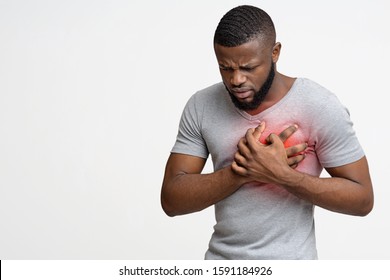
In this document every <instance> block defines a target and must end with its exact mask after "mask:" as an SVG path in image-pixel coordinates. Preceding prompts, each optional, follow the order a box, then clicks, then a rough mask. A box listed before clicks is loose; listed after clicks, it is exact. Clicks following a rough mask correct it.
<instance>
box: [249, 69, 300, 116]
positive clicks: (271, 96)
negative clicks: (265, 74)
mask: <svg viewBox="0 0 390 280" xmlns="http://www.w3.org/2000/svg"><path fill="white" fill-rule="evenodd" d="M295 80H296V78H291V77H287V76H285V75H283V74H280V73H279V72H276V73H275V78H274V81H273V82H272V86H271V88H270V89H269V92H268V94H267V96H266V97H265V99H264V101H263V102H262V103H261V104H260V105H259V107H257V108H256V109H254V110H247V111H246V112H247V113H248V114H249V115H251V116H254V115H257V114H260V113H261V112H263V111H265V110H267V109H268V108H270V107H272V106H273V105H275V104H276V103H278V102H279V101H280V100H281V99H282V98H283V97H284V96H285V95H286V94H287V93H288V91H289V90H290V89H291V87H292V85H293V84H294V81H295Z"/></svg>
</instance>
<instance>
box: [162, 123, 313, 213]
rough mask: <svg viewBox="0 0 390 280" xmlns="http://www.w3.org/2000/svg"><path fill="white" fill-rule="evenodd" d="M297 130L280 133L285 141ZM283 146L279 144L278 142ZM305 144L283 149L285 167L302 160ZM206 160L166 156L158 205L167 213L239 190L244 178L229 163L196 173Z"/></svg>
mask: <svg viewBox="0 0 390 280" xmlns="http://www.w3.org/2000/svg"><path fill="white" fill-rule="evenodd" d="M264 128H265V125H264V123H263V124H261V125H259V126H258V127H257V128H256V129H252V130H251V133H252V137H254V138H255V139H259V138H260V136H261V133H262V132H263V131H264ZM296 130H297V127H296V126H290V127H288V128H286V129H285V130H284V131H283V132H282V133H281V134H280V135H279V137H280V139H281V141H282V142H283V141H285V140H286V139H287V138H288V137H290V136H291V135H292V134H293V133H294V132H295V131H296ZM282 145H283V143H282ZM305 148H306V144H298V145H296V146H294V147H291V148H288V149H286V150H285V149H284V148H283V153H284V155H285V157H286V162H287V164H288V166H291V167H292V168H294V167H296V166H297V165H298V163H299V162H300V161H302V160H303V159H304V155H303V154H299V153H301V152H302V151H303V150H305ZM205 163H206V160H205V159H203V158H200V157H195V156H190V155H184V154H174V153H172V154H171V155H170V157H169V159H168V162H167V165H166V169H165V175H164V180H163V185H162V189H161V205H162V207H163V209H164V211H165V213H166V214H167V215H168V216H175V215H182V214H187V213H192V212H196V211H200V210H203V209H205V208H207V207H209V206H211V205H213V204H215V203H217V202H218V201H220V200H222V199H224V198H226V197H228V196H229V195H231V194H232V193H234V192H235V191H236V190H237V189H239V188H240V187H241V186H242V185H243V184H244V183H246V182H247V181H248V178H246V177H244V176H241V175H239V174H237V173H234V172H233V171H232V168H231V166H227V167H225V168H223V169H220V170H218V171H215V172H213V173H210V174H200V173H201V172H202V169H203V167H204V165H205Z"/></svg>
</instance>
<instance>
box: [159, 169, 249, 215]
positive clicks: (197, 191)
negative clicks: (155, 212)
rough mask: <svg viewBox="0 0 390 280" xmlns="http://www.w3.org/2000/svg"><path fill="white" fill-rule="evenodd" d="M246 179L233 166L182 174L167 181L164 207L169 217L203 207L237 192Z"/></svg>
mask: <svg viewBox="0 0 390 280" xmlns="http://www.w3.org/2000/svg"><path fill="white" fill-rule="evenodd" d="M243 179H244V178H243V177H241V176H239V175H237V174H235V173H233V172H232V170H231V168H230V166H229V167H225V168H223V169H221V170H218V171H216V172H213V173H210V174H185V173H183V174H178V175H176V176H174V177H173V178H172V179H171V180H170V181H169V182H164V183H163V188H162V192H161V203H162V207H163V209H164V211H165V213H166V214H167V215H169V216H176V215H183V214H188V213H192V212H197V211H200V210H203V209H205V208H207V207H209V206H211V205H214V204H215V203H217V202H218V201H220V200H222V199H224V198H226V197H228V196H229V195H231V194H232V193H234V192H235V191H236V190H237V189H238V188H240V186H241V185H242V184H243V181H242V180H243Z"/></svg>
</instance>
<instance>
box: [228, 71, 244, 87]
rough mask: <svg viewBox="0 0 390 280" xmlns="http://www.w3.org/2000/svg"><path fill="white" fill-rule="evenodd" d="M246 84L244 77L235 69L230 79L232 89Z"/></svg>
mask: <svg viewBox="0 0 390 280" xmlns="http://www.w3.org/2000/svg"><path fill="white" fill-rule="evenodd" d="M245 82H246V76H245V75H244V74H243V73H242V72H241V71H240V70H239V69H236V70H234V71H233V72H232V74H231V77H230V83H231V85H232V86H234V87H239V86H241V85H242V84H244V83H245Z"/></svg>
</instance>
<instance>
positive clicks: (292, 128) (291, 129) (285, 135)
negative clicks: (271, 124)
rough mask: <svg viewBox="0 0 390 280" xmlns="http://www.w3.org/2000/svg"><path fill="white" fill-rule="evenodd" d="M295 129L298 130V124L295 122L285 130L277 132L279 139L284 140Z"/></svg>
mask: <svg viewBox="0 0 390 280" xmlns="http://www.w3.org/2000/svg"><path fill="white" fill-rule="evenodd" d="M297 130H298V125H296V124H294V125H291V126H289V127H287V128H286V129H285V130H283V131H282V132H281V133H279V138H280V140H282V142H285V141H286V140H287V139H288V138H289V137H290V136H291V135H293V134H294V132H295V131H297Z"/></svg>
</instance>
